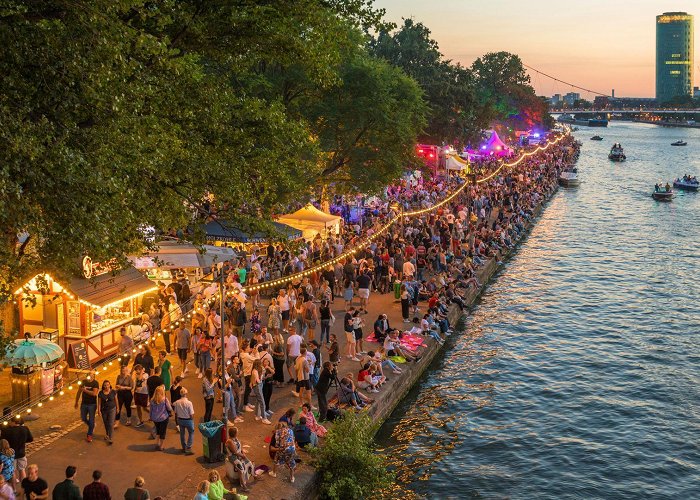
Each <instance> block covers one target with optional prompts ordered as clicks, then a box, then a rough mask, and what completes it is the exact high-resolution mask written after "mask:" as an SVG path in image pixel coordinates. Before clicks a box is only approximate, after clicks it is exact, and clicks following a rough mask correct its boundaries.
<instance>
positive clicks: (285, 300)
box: [277, 288, 291, 333]
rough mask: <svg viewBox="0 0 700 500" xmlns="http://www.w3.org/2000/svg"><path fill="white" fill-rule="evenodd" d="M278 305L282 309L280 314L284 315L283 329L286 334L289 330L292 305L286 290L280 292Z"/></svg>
mask: <svg viewBox="0 0 700 500" xmlns="http://www.w3.org/2000/svg"><path fill="white" fill-rule="evenodd" d="M277 305H278V306H279V308H280V314H282V329H283V330H284V332H285V333H286V332H287V331H288V330H289V310H290V308H291V304H290V303H289V297H288V296H287V291H286V290H285V289H284V288H282V289H281V290H280V292H279V295H278V296H277Z"/></svg>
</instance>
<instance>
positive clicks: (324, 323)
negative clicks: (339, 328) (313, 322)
mask: <svg viewBox="0 0 700 500" xmlns="http://www.w3.org/2000/svg"><path fill="white" fill-rule="evenodd" d="M318 312H319V316H320V318H321V340H320V344H323V339H324V338H325V339H326V343H330V335H331V324H332V323H333V322H334V321H335V316H333V312H332V311H331V307H330V304H329V303H328V300H327V299H323V300H322V301H321V307H319V308H318Z"/></svg>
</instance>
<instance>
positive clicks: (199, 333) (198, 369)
mask: <svg viewBox="0 0 700 500" xmlns="http://www.w3.org/2000/svg"><path fill="white" fill-rule="evenodd" d="M193 321H194V320H193ZM203 336H204V330H203V329H202V327H200V326H197V327H195V328H194V334H192V339H191V346H192V348H191V350H192V353H193V354H194V366H195V375H197V377H198V378H202V376H203V375H202V373H203V370H202V357H201V356H200V355H199V342H200V341H201V340H202V337H203ZM186 368H187V367H185V369H186ZM200 375H202V376H200Z"/></svg>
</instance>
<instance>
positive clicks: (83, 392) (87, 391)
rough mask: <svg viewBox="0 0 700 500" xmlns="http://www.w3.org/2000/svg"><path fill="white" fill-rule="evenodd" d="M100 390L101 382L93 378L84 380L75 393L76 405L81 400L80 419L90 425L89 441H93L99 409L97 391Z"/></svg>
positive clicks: (76, 405)
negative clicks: (96, 414)
mask: <svg viewBox="0 0 700 500" xmlns="http://www.w3.org/2000/svg"><path fill="white" fill-rule="evenodd" d="M98 392H100V384H98V383H97V380H95V379H94V378H91V379H90V380H84V381H83V383H82V384H81V385H80V388H79V389H78V392H77V393H76V394H75V407H76V408H77V407H78V400H79V399H80V398H81V397H82V400H81V401H80V420H82V421H83V422H85V424H86V425H87V426H88V431H87V437H86V438H85V439H86V440H87V442H88V443H92V432H93V431H94V430H95V412H96V411H97V393H98Z"/></svg>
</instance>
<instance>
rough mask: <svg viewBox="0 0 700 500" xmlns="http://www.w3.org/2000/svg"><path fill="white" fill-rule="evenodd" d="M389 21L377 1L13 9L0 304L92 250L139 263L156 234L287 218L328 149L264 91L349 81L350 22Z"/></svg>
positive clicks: (103, 0)
mask: <svg viewBox="0 0 700 500" xmlns="http://www.w3.org/2000/svg"><path fill="white" fill-rule="evenodd" d="M378 16H379V17H380V15H379V14H378V11H374V10H373V9H372V8H371V5H370V4H368V3H367V2H364V1H362V0H355V1H353V2H350V3H349V4H347V3H343V2H338V1H325V2H324V1H321V0H278V1H274V2H272V1H267V2H260V1H254V0H215V1H210V2H203V1H201V0H181V1H178V2H173V1H164V2H157V3H153V2H150V1H147V0H120V1H107V0H91V1H89V2H88V1H84V0H78V1H75V2H65V1H63V0H46V1H43V2H34V1H31V0H18V1H16V2H12V3H9V4H5V5H4V6H3V8H2V9H1V10H0V42H1V43H2V47H0V71H2V74H3V79H2V83H0V90H1V92H0V129H1V132H0V149H1V150H2V151H0V224H2V226H1V227H2V230H3V239H2V242H1V243H0V276H1V278H0V304H2V303H3V302H4V301H6V300H8V299H9V298H10V297H11V292H12V290H13V289H14V287H16V286H17V284H18V283H19V282H20V281H21V280H22V279H23V278H26V277H29V276H31V275H32V274H33V273H36V272H38V271H41V270H48V271H51V272H52V274H54V275H57V276H59V277H68V276H70V275H72V274H75V273H76V272H77V271H78V262H79V258H80V256H81V255H82V254H90V255H91V257H92V258H93V259H94V260H109V259H112V258H116V259H117V260H118V261H119V262H122V263H124V262H125V261H126V256H127V255H129V254H133V253H137V252H139V251H141V250H142V248H143V247H144V245H148V239H147V237H146V235H145V234H144V232H143V230H142V228H144V227H147V226H151V227H154V228H156V230H160V231H165V230H167V229H169V228H173V227H179V228H182V227H186V226H188V225H191V224H192V225H194V227H197V223H198V222H199V221H202V220H206V219H207V218H209V217H212V216H218V217H226V218H228V219H230V220H232V221H233V223H234V224H239V225H243V226H250V225H259V224H260V221H261V220H265V219H269V217H270V215H271V214H272V213H275V212H278V211H280V210H282V209H283V208H285V207H286V205H287V204H288V203H289V202H290V201H291V200H293V199H296V198H298V196H299V194H300V192H301V193H303V192H305V191H307V190H308V189H309V186H312V185H313V184H314V182H315V181H316V180H317V179H318V176H319V174H320V172H321V166H320V162H319V157H318V154H319V152H318V144H317V140H316V139H315V138H314V134H313V133H312V131H311V130H310V129H309V127H308V122H307V121H306V120H305V119H303V117H299V116H295V115H293V114H290V113H289V110H288V108H287V107H286V106H285V105H284V103H283V102H282V100H281V99H279V98H278V97H276V96H263V95H260V94H258V93H256V92H253V91H252V88H253V82H256V81H258V79H260V75H261V71H260V68H261V67H264V66H280V67H284V66H291V65H292V64H293V65H295V66H296V67H298V68H301V70H302V71H303V73H304V75H305V77H306V78H307V79H308V81H310V82H311V85H312V87H314V88H325V87H327V86H329V85H333V84H336V83H338V82H340V77H339V75H338V66H339V65H340V64H341V62H342V60H341V53H340V46H341V45H342V44H340V43H332V42H334V41H336V40H337V38H338V33H337V28H338V26H340V25H342V24H343V23H345V22H350V23H355V24H356V25H358V26H363V27H364V26H370V25H372V24H373V23H376V22H378ZM205 197H209V198H213V200H214V202H213V203H205V201H204V199H205ZM20 236H22V237H21V238H20ZM196 236H197V235H195V237H196Z"/></svg>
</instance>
